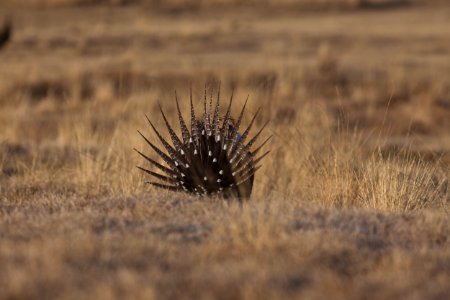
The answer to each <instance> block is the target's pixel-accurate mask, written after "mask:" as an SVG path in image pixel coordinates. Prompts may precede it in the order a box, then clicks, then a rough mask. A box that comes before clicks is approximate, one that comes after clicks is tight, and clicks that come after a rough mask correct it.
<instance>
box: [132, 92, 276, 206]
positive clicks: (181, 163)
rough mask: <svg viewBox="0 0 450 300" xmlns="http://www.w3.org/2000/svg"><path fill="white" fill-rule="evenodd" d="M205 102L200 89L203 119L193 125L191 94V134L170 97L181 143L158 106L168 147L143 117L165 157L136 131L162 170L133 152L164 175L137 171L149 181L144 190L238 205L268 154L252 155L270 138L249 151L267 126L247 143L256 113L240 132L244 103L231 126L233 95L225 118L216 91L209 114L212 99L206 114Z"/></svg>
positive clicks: (146, 170) (247, 192) (154, 162)
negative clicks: (215, 197) (221, 199)
mask: <svg viewBox="0 0 450 300" xmlns="http://www.w3.org/2000/svg"><path fill="white" fill-rule="evenodd" d="M206 98H207V97H206V88H205V97H204V103H203V104H204V112H203V116H202V117H201V118H199V119H197V118H196V113H195V110H194V105H193V101H192V90H191V94H190V114H191V115H190V123H191V124H190V125H191V129H190V130H189V129H188V128H187V125H186V122H185V120H184V119H183V116H182V114H181V111H180V106H179V104H178V99H177V96H176V93H175V101H176V105H177V111H178V119H179V123H180V128H181V139H180V138H179V137H178V136H177V135H176V134H175V132H174V130H173V128H172V126H171V125H170V124H169V122H168V121H167V118H166V116H165V114H164V112H163V110H162V108H161V106H160V107H159V108H160V111H161V114H162V117H163V119H164V122H165V125H166V127H167V130H168V132H169V135H170V138H171V140H172V143H173V145H170V144H169V142H167V141H166V140H165V139H164V138H163V137H162V135H161V133H160V132H159V131H158V130H157V129H156V128H155V126H154V125H153V123H152V122H151V121H150V119H149V118H148V117H147V116H146V118H147V120H148V123H149V124H150V126H151V127H152V129H153V131H154V132H155V133H156V135H157V137H158V139H159V140H160V142H161V144H162V145H163V147H164V148H165V150H166V151H167V153H165V152H164V151H162V150H161V149H159V148H158V147H157V146H155V145H154V144H153V143H152V142H151V141H150V140H149V139H148V138H146V137H145V136H144V135H143V134H142V133H141V132H140V131H139V130H138V132H139V134H140V135H141V136H142V137H143V138H144V140H145V141H146V142H147V144H148V145H149V146H150V147H151V148H152V149H153V151H155V152H156V153H157V154H158V155H159V156H160V157H161V158H162V160H163V161H164V162H165V164H166V165H167V166H164V165H162V164H160V163H158V162H157V161H155V160H153V159H151V158H150V157H149V156H147V155H145V154H143V153H142V152H140V151H138V150H137V149H134V150H135V151H136V152H137V153H139V154H140V155H141V156H142V157H143V158H145V159H146V160H147V162H148V163H150V165H152V166H153V167H155V168H156V169H158V170H159V171H162V173H163V174H160V173H157V172H154V171H152V170H149V169H146V168H144V167H140V166H138V168H139V169H140V170H142V171H143V172H145V173H146V174H148V175H150V177H151V178H152V180H151V181H147V182H146V183H147V184H151V185H153V186H156V187H159V188H164V189H168V190H172V191H184V192H187V193H191V194H196V195H221V196H223V197H224V198H229V197H236V198H238V199H246V198H249V197H250V195H251V192H252V188H253V181H254V176H255V172H256V171H257V170H258V169H259V168H260V167H261V165H260V164H259V163H260V162H261V160H262V159H263V158H264V157H265V156H266V155H267V154H268V153H269V152H270V151H266V152H265V153H263V154H262V155H260V156H259V157H257V154H258V153H259V152H260V151H261V149H262V148H263V146H264V145H265V144H266V143H267V142H268V141H269V140H270V138H271V137H272V136H269V137H268V138H267V139H266V140H265V141H264V142H262V143H261V145H259V146H258V147H257V148H255V149H252V146H253V145H254V144H255V142H256V140H257V139H258V137H259V136H260V134H261V132H262V131H263V130H264V128H265V127H266V125H267V123H266V124H264V126H262V127H261V128H260V129H259V131H258V132H257V133H256V134H255V135H254V136H253V137H252V138H251V139H250V140H249V141H248V142H247V140H248V136H249V133H250V130H251V128H252V127H253V124H254V122H255V119H256V117H257V115H258V113H259V111H260V109H258V110H257V111H256V113H255V114H254V116H253V118H252V120H251V121H250V123H249V125H248V126H247V128H246V129H245V130H244V131H242V132H241V131H240V128H241V122H242V118H243V115H244V110H245V107H246V104H247V100H248V97H247V100H246V101H245V104H244V105H243V107H242V110H241V113H240V115H239V117H238V118H237V121H236V122H234V121H233V119H232V118H231V115H230V114H231V113H230V110H231V105H232V102H233V95H231V97H230V101H229V104H228V109H227V111H226V113H225V116H220V115H219V99H220V88H219V90H218V93H217V100H216V104H215V106H214V109H213V105H212V98H213V97H212V94H211V97H210V99H209V109H207V99H206ZM155 179H156V180H155Z"/></svg>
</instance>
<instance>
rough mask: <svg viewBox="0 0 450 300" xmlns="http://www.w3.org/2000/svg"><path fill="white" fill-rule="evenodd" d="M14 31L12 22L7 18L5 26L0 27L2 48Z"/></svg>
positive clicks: (0, 44)
mask: <svg viewBox="0 0 450 300" xmlns="http://www.w3.org/2000/svg"><path fill="white" fill-rule="evenodd" d="M11 33H12V23H11V21H9V20H7V21H5V23H4V24H3V27H1V28H0V49H1V48H3V47H4V46H5V45H6V44H7V43H8V41H9V40H10V39H11Z"/></svg>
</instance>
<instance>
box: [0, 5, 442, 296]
mask: <svg viewBox="0 0 450 300" xmlns="http://www.w3.org/2000/svg"><path fill="white" fill-rule="evenodd" d="M44 2H45V3H44ZM69 2H70V3H69ZM69 2H67V1H66V2H65V1H43V2H42V1H41V2H39V1H35V2H33V1H31V2H28V1H21V2H20V4H21V5H22V6H20V8H19V7H18V6H13V4H11V3H10V4H9V6H6V5H5V6H1V7H0V8H1V9H0V17H1V16H5V15H9V16H10V17H11V18H12V19H13V21H14V33H13V39H12V40H11V42H10V43H9V44H8V45H7V46H6V47H5V48H4V49H2V50H0V128H1V130H0V170H1V173H0V266H1V268H0V298H2V299H26V298H35V299H53V298H56V299H81V298H83V299H114V298H117V299H123V298H132V299H152V298H155V299H188V298H190V299H290V298H291V299H294V298H305V299H330V298H332V299H400V298H403V299H406V298H407V299H448V298H450V285H449V282H450V251H449V249H450V244H449V243H450V242H449V238H448V237H449V234H450V217H449V215H448V212H449V203H450V191H449V189H448V188H449V178H450V170H449V165H450V129H449V128H450V80H449V71H448V70H450V60H449V59H448V58H449V57H450V42H449V40H448V37H449V36H450V27H449V26H448V20H450V7H449V6H448V5H446V4H445V1H444V2H442V3H440V2H439V1H436V2H434V1H433V2H432V1H430V2H427V4H426V5H425V4H424V2H421V1H411V2H409V1H408V2H403V1H400V2H401V3H400V2H399V3H400V4H398V3H397V2H398V1H387V3H388V4H389V3H392V2H395V4H396V5H393V6H390V5H386V4H383V5H381V6H377V5H375V6H370V7H368V8H367V7H366V6H358V5H356V6H347V5H341V4H339V3H341V2H339V1H334V3H338V2H339V3H338V4H336V7H338V8H339V9H332V10H329V9H325V8H327V5H323V6H321V7H314V8H311V7H310V6H308V5H306V4H305V5H300V6H295V7H293V6H292V5H289V3H288V2H289V1H286V3H287V4H286V3H285V5H281V6H276V7H274V6H273V5H269V4H270V3H272V2H271V1H267V3H266V4H267V5H259V6H252V5H248V6H246V5H244V6H236V5H235V4H233V3H231V2H227V1H223V2H221V3H222V4H221V5H204V6H203V5H197V6H195V7H192V6H191V5H190V4H189V3H188V2H187V1H179V2H177V5H174V4H172V5H168V6H165V7H162V8H161V7H160V8H155V7H154V6H153V5H130V6H123V7H121V6H82V7H77V6H71V5H68V4H72V3H74V2H71V1H69ZM88 2H89V1H86V2H85V3H84V4H86V3H88ZM92 2H95V1H92ZM175 2H176V1H175ZM175 2H173V3H175ZM328 2H333V1H328ZM328 2H326V1H324V2H323V3H325V4H327V3H328ZM363 2H364V1H363ZM374 2H376V1H374ZM30 3H32V4H33V3H34V4H36V3H37V4H42V3H44V4H47V6H46V8H45V9H39V7H37V6H28V5H29V4H30ZM61 3H62V4H64V5H63V6H62V7H61V6H60V5H59V4H61ZM89 3H90V2H89ZM170 3H172V2H170ZM249 3H250V2H249ZM298 3H303V2H302V1H299V2H298ZM305 3H306V1H305ZM342 3H343V2H342ZM346 3H347V2H346ZM348 3H350V2H348ZM354 3H356V2H354ZM55 4H58V5H57V7H54V5H55ZM147 4H148V3H147ZM308 8H309V9H308ZM378 8H379V9H378ZM205 82H206V83H208V84H209V85H210V86H211V87H217V85H218V83H219V82H221V86H222V91H223V92H222V95H223V97H224V98H227V97H229V96H230V93H231V90H232V89H233V88H234V89H235V90H236V92H235V96H236V102H235V107H234V109H235V110H234V113H237V111H238V108H239V104H240V103H243V100H244V99H245V97H246V96H247V94H250V106H249V110H248V113H247V115H246V118H247V120H248V119H249V117H250V116H251V112H254V111H255V110H256V108H257V107H259V106H261V107H262V109H263V114H262V115H261V116H260V117H259V118H258V119H257V123H258V125H261V124H263V123H264V122H265V121H266V120H271V123H270V126H269V128H268V131H267V133H266V136H268V135H269V134H274V139H273V140H272V142H271V144H270V145H269V146H268V148H270V149H272V153H271V155H270V156H269V157H268V158H267V160H266V161H265V163H264V166H263V168H262V169H261V171H260V172H259V173H258V174H257V176H256V180H255V187H254V192H253V196H252V199H251V200H250V201H248V202H246V203H243V204H242V205H241V204H239V203H236V202H232V201H231V202H226V201H223V200H222V199H217V198H211V199H208V198H206V199H205V198H196V197H190V196H186V195H183V194H177V193H171V192H167V191H161V190H156V189H153V188H151V187H148V186H144V184H143V181H144V180H145V178H144V177H143V175H142V174H140V173H139V172H138V170H136V168H135V165H137V164H143V163H144V162H143V161H142V160H141V159H140V158H139V157H138V156H137V155H136V154H135V153H134V152H133V150H132V148H133V147H137V148H138V149H145V150H146V152H149V149H148V148H147V147H146V146H145V144H144V143H143V141H142V140H141V139H140V137H139V136H138V134H137V133H136V130H137V129H140V130H143V131H145V132H146V134H147V135H148V136H149V137H151V138H152V139H155V138H156V137H155V136H154V135H152V133H151V132H150V130H149V129H148V127H147V125H146V122H145V118H144V113H146V114H148V115H149V116H150V117H151V118H152V120H154V121H155V122H156V123H157V124H158V125H159V126H162V125H163V122H162V119H161V117H160V116H159V113H158V106H157V104H158V101H159V102H160V103H162V105H163V107H164V108H165V110H166V111H167V113H168V115H169V117H170V119H171V120H172V121H173V122H176V121H177V119H176V116H175V105H174V104H175V103H174V90H175V89H176V90H177V92H178V95H179V96H180V97H181V105H182V109H183V111H184V112H185V115H187V113H188V110H187V108H188V107H187V96H188V91H189V87H190V86H191V85H192V87H193V90H194V94H195V97H196V99H200V97H201V93H202V89H203V86H204V84H205ZM197 104H198V106H200V102H198V103H197Z"/></svg>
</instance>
